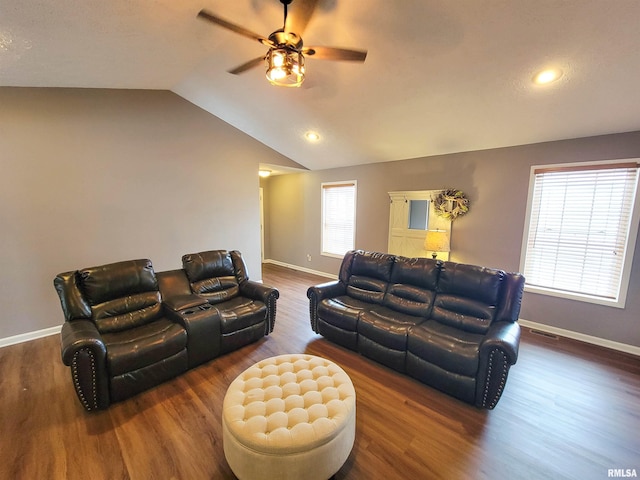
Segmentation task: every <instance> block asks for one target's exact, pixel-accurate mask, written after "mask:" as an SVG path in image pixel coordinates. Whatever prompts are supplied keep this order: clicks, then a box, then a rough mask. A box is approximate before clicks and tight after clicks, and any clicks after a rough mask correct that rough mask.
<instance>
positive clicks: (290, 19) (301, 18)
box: [284, 0, 318, 37]
mask: <svg viewBox="0 0 640 480" xmlns="http://www.w3.org/2000/svg"><path fill="white" fill-rule="evenodd" d="M317 4H318V0H294V1H293V2H292V3H291V7H289V9H288V10H287V20H286V21H285V23H284V31H285V32H287V33H289V32H293V33H296V34H298V36H299V37H301V36H302V34H303V33H304V31H305V29H306V28H307V24H308V23H309V20H311V17H312V16H313V12H314V11H315V9H316V5H317Z"/></svg>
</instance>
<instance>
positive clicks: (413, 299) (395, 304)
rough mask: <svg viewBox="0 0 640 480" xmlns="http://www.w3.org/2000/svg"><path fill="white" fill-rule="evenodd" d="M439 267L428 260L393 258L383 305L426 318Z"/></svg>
mask: <svg viewBox="0 0 640 480" xmlns="http://www.w3.org/2000/svg"><path fill="white" fill-rule="evenodd" d="M441 264H442V262H440V261H438V260H434V259H432V258H405V257H396V260H395V263H394V264H393V269H392V272H391V283H390V285H389V288H388V290H387V293H386V294H385V296H384V300H383V304H384V305H385V306H386V307H389V308H391V309H392V310H395V311H398V312H402V313H406V314H409V315H414V316H417V317H425V318H426V317H429V315H430V314H431V308H432V306H433V300H434V298H435V291H436V285H437V284H438V276H439V274H440V266H441Z"/></svg>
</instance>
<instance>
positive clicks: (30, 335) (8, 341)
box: [0, 325, 62, 348]
mask: <svg viewBox="0 0 640 480" xmlns="http://www.w3.org/2000/svg"><path fill="white" fill-rule="evenodd" d="M61 329H62V325H58V326H56V327H50V328H45V329H43V330H36V331H35V332H27V333H21V334H20V335H14V336H13V337H6V338H0V348H2V347H8V346H9V345H15V344H16V343H22V342H28V341H29V340H35V339H36V338H42V337H48V336H49V335H55V334H56V333H60V330H61Z"/></svg>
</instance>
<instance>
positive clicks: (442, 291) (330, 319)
mask: <svg viewBox="0 0 640 480" xmlns="http://www.w3.org/2000/svg"><path fill="white" fill-rule="evenodd" d="M523 290H524V277H523V276H522V275H520V274H518V273H506V272H504V271H502V270H497V269H491V268H485V267H479V266H475V265H465V264H459V263H454V262H442V261H440V260H434V259H431V258H404V257H399V256H395V255H389V254H385V253H376V252H364V251H361V250H354V251H350V252H348V253H347V254H346V255H345V257H344V259H343V261H342V265H341V267H340V272H339V275H338V280H337V281H334V282H327V283H324V284H321V285H316V286H313V287H310V288H309V289H308V291H307V296H308V298H309V308H310V315H311V327H312V329H313V330H314V331H315V332H317V333H320V334H321V335H323V336H324V337H325V338H327V339H329V340H331V341H333V342H335V343H337V344H340V345H342V346H345V347H347V348H350V349H352V350H355V351H358V352H360V353H361V354H362V355H364V356H366V357H369V358H371V359H374V360H376V361H378V362H380V363H382V364H384V365H386V366H388V367H390V368H393V369H394V370H397V371H399V372H402V373H406V374H408V375H410V376H411V377H413V378H416V379H417V380H419V381H421V382H423V383H425V384H427V385H431V386H433V387H435V388H437V389H439V390H442V391H444V392H446V393H448V394H450V395H452V396H454V397H457V398H459V399H461V400H463V401H465V402H468V403H471V404H473V405H475V406H476V407H479V408H487V409H492V408H494V407H495V406H496V404H497V403H498V400H499V399H500V396H501V395H502V392H503V389H504V386H505V383H506V380H507V374H508V372H509V368H510V366H511V365H513V364H514V363H515V362H516V359H517V356H518V347H519V342H520V327H519V325H518V323H517V320H518V314H519V312H520V304H521V300H522V294H523Z"/></svg>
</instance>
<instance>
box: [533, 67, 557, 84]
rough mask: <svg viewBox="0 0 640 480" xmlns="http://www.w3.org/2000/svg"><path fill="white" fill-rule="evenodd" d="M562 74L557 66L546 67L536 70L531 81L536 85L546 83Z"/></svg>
mask: <svg viewBox="0 0 640 480" xmlns="http://www.w3.org/2000/svg"><path fill="white" fill-rule="evenodd" d="M561 76H562V70H560V69H559V68H548V69H546V70H542V71H541V72H538V73H536V74H535V75H534V77H533V83H535V84H536V85H547V84H549V83H551V82H555V81H556V80H558V79H559V78H560V77H561Z"/></svg>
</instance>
